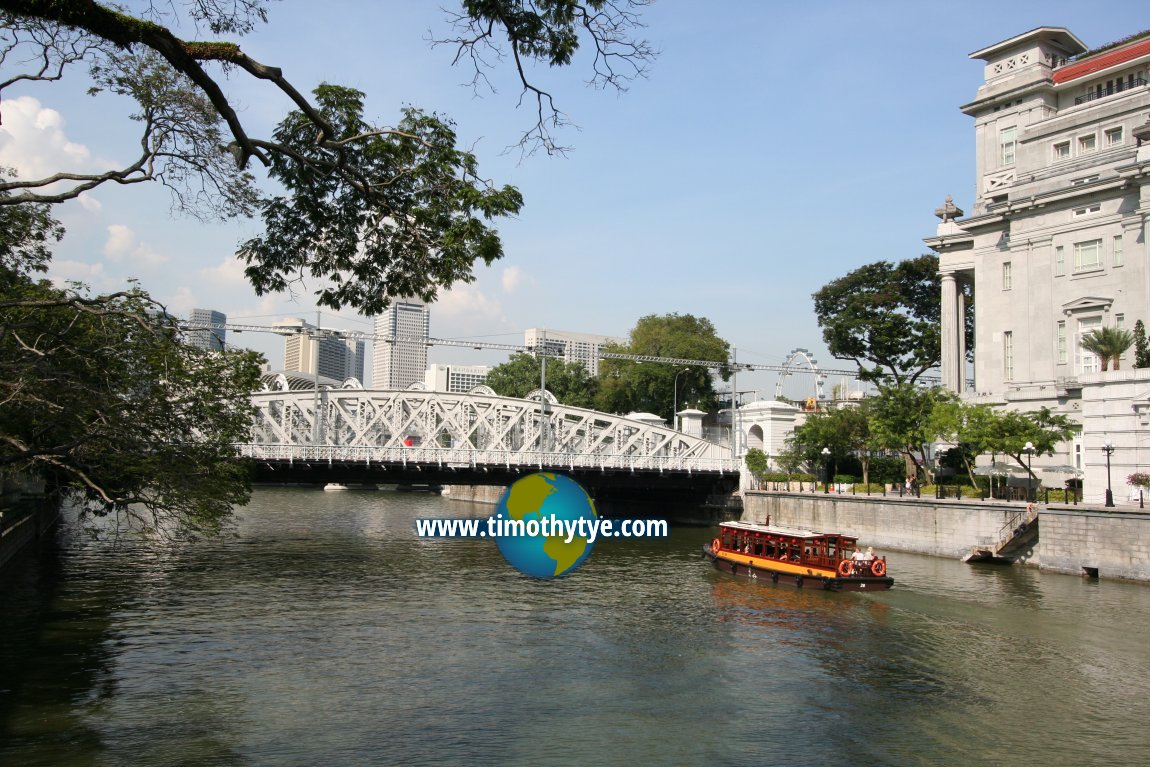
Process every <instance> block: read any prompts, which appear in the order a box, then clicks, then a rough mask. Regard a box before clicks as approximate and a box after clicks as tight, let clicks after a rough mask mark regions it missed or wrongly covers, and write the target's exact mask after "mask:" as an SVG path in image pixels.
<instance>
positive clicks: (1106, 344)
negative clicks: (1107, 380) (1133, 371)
mask: <svg viewBox="0 0 1150 767" xmlns="http://www.w3.org/2000/svg"><path fill="white" fill-rule="evenodd" d="M1079 345H1080V346H1081V347H1082V348H1083V349H1085V350H1086V351H1088V352H1090V353H1091V354H1093V355H1095V356H1096V357H1098V360H1099V361H1100V362H1101V364H1102V370H1104V371H1105V370H1109V369H1110V364H1111V362H1113V363H1114V369H1115V370H1117V369H1118V365H1119V360H1120V359H1121V357H1122V355H1123V354H1125V353H1126V350H1127V349H1129V348H1130V347H1131V346H1133V345H1134V334H1133V333H1131V332H1130V331H1129V330H1121V329H1120V328H1098V329H1097V330H1094V331H1091V332H1090V333H1087V334H1086V335H1084V336H1083V337H1082V340H1081V341H1079Z"/></svg>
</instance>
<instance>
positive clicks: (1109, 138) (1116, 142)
mask: <svg viewBox="0 0 1150 767" xmlns="http://www.w3.org/2000/svg"><path fill="white" fill-rule="evenodd" d="M1106 146H1108V147H1111V146H1122V126H1119V127H1117V128H1110V129H1109V130H1107V131H1106Z"/></svg>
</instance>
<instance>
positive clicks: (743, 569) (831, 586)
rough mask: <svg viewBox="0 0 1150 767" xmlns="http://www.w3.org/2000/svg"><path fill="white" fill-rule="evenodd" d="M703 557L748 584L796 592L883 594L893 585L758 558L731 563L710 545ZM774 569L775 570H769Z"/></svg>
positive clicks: (870, 577)
mask: <svg viewBox="0 0 1150 767" xmlns="http://www.w3.org/2000/svg"><path fill="white" fill-rule="evenodd" d="M703 556H704V557H706V558H707V559H709V560H711V564H713V565H714V566H715V569H717V570H719V571H720V572H724V573H730V574H731V575H740V576H742V577H744V578H750V579H752V580H766V581H769V582H771V583H778V584H784V585H788V586H793V587H796V588H800V589H820V590H823V591H886V590H887V589H889V588H890V587H891V586H893V585H894V578H891V577H889V576H882V577H878V576H873V575H865V576H864V575H852V576H850V577H847V578H844V577H842V576H839V575H834V574H831V573H827V572H822V571H819V570H815V569H812V568H800V567H799V566H798V565H792V564H788V563H786V562H779V563H774V562H772V561H771V560H764V559H761V558H758V557H755V558H751V557H741V559H742V560H746V561H735V560H732V559H730V558H728V557H724V556H723V555H722V554H721V553H720V554H716V553H715V552H714V551H712V550H711V546H710V544H706V545H704V546H703ZM772 565H777V566H774V567H773V566H772Z"/></svg>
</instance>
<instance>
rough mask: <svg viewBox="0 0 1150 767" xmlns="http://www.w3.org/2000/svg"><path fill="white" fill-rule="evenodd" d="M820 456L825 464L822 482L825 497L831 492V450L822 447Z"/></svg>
mask: <svg viewBox="0 0 1150 767" xmlns="http://www.w3.org/2000/svg"><path fill="white" fill-rule="evenodd" d="M822 454H823V460H824V461H826V464H827V474H826V479H825V481H824V482H823V494H824V495H825V494H827V493H829V492H830V491H831V449H830V448H829V447H824V448H823V451H822Z"/></svg>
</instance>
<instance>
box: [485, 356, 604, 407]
mask: <svg viewBox="0 0 1150 767" xmlns="http://www.w3.org/2000/svg"><path fill="white" fill-rule="evenodd" d="M541 368H542V365H541V362H540V358H538V357H536V356H534V355H531V354H522V353H520V354H515V355H512V357H511V359H509V360H507V362H504V363H503V364H502V365H496V366H495V367H494V368H492V369H491V372H490V373H488V374H487V385H488V386H490V387H491V389H492V391H494V392H495V393H496V394H501V395H503V396H504V397H519V398H523V397H526V396H527V395H528V394H529V393H530V392H532V391H534V390H536V389H538V388H539V384H540V383H541V380H540V379H541V375H540V374H541ZM597 388H598V382H597V381H596V379H594V378H592V377H591V376H590V375H588V374H587V368H585V367H583V363H581V362H567V361H566V360H562V359H557V358H554V357H551V358H548V360H547V391H549V392H551V393H552V394H554V395H555V398H556V399H557V400H559V401H560V402H562V403H563V404H564V405H570V406H572V407H585V408H592V407H594V405H595V392H596V389H597Z"/></svg>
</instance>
